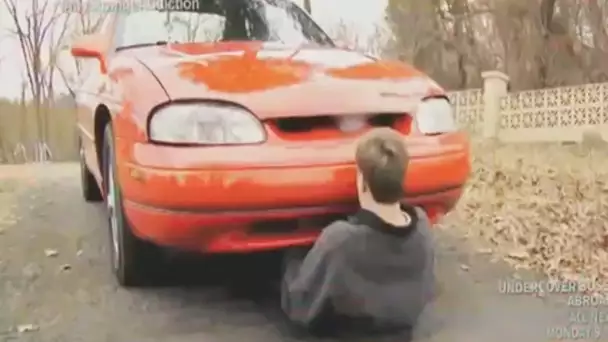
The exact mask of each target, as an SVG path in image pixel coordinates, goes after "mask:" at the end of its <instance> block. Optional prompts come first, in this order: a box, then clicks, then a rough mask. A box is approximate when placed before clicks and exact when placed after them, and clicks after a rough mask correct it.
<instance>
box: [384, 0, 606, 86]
mask: <svg viewBox="0 0 608 342" xmlns="http://www.w3.org/2000/svg"><path fill="white" fill-rule="evenodd" d="M387 19H388V22H389V25H390V26H391V29H392V32H393V34H394V36H395V47H394V50H395V51H394V55H397V56H403V57H404V58H402V59H405V60H407V61H409V62H411V63H413V64H414V65H415V66H417V67H418V68H420V69H422V70H424V71H426V72H427V73H428V74H430V75H431V76H432V77H434V78H435V79H437V81H438V82H440V83H441V84H443V85H444V86H445V87H446V88H448V89H462V88H469V87H479V86H480V82H481V80H480V79H479V74H480V71H481V70H483V69H486V70H487V69H498V70H502V71H505V72H506V73H507V74H508V75H509V77H510V78H511V84H512V86H513V89H531V88H539V87H547V86H561V85H569V84H579V83H587V82H602V81H607V80H608V60H607V59H606V55H607V54H608V1H607V0H588V1H585V2H581V1H580V0H539V1H529V0H475V1H466V0H427V1H423V0H389V1H388V7H387Z"/></svg>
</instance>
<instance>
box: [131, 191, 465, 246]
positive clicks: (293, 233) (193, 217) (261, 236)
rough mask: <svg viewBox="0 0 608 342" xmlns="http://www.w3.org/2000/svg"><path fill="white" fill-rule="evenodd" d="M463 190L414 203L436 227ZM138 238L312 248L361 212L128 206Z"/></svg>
mask: <svg viewBox="0 0 608 342" xmlns="http://www.w3.org/2000/svg"><path fill="white" fill-rule="evenodd" d="M461 194H462V188H453V189H446V190H444V191H440V192H436V193H429V194H425V195H420V196H415V197H408V198H407V199H406V200H405V202H408V203H410V204H414V205H418V206H421V207H422V208H424V209H425V210H426V212H427V213H428V215H429V217H430V218H431V221H433V222H435V221H436V220H437V219H439V218H440V217H441V216H443V215H444V214H445V213H446V212H448V211H449V210H450V209H451V208H452V207H453V206H454V205H455V204H456V203H457V202H458V199H459V198H460V196H461ZM124 209H125V213H126V216H127V218H128V220H129V222H130V223H131V226H132V229H133V231H134V233H135V234H136V235H137V236H139V237H140V238H142V239H146V240H149V241H152V242H154V243H156V244H158V245H162V246H168V247H175V248H179V249H182V250H190V251H196V252H205V253H235V252H236V253H238V252H255V251H265V250H274V249H281V248H287V247H292V246H308V245H311V244H312V243H314V241H315V240H316V238H317V237H318V235H319V233H320V231H321V229H322V228H323V227H325V226H327V225H328V224H329V223H330V222H332V221H334V220H336V219H339V218H343V217H345V216H346V215H348V214H351V213H353V212H355V211H356V210H357V206H356V205H352V204H351V205H348V204H345V205H331V206H315V207H298V208H282V209H269V210H232V211H212V210H167V209H163V208H156V207H151V206H146V205H141V204H137V203H134V202H131V201H128V200H127V201H125V203H124Z"/></svg>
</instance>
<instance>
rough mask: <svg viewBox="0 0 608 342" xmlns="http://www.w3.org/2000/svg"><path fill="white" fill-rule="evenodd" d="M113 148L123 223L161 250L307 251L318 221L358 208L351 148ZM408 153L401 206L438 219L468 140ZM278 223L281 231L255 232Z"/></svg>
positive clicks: (462, 168)
mask: <svg viewBox="0 0 608 342" xmlns="http://www.w3.org/2000/svg"><path fill="white" fill-rule="evenodd" d="M439 139H443V141H440V140H439ZM116 146H117V152H118V163H117V166H118V177H119V182H120V186H121V189H122V194H123V198H124V201H125V212H126V216H127V218H128V219H129V221H130V222H131V224H132V226H133V227H132V228H133V230H134V232H135V233H136V234H137V235H138V236H140V237H142V238H145V239H148V240H152V241H154V242H156V243H158V244H161V245H169V246H176V247H180V248H185V249H193V250H198V251H206V252H230V251H232V252H236V251H254V250H265V249H274V248H282V247H287V246H293V245H306V244H310V243H312V242H313V241H314V240H315V239H316V237H317V235H318V233H319V229H321V228H322V227H323V226H325V225H326V224H327V223H329V222H326V221H323V220H324V219H328V218H331V219H335V218H336V217H339V216H344V215H346V214H349V213H352V212H353V211H355V210H356V208H357V206H356V204H357V193H356V168H355V165H354V162H353V161H352V156H353V155H354V146H355V145H354V142H348V143H345V144H342V145H339V144H336V143H331V144H328V145H327V146H322V145H315V144H313V143H306V144H303V145H301V146H286V145H284V144H281V145H261V146H235V147H215V148H209V147H206V148H202V147H196V148H183V147H182V148H180V147H168V146H158V145H152V144H142V143H136V144H132V143H129V142H126V141H124V140H121V139H117V141H116ZM408 147H409V152H410V156H411V160H410V164H409V168H408V174H407V179H406V185H405V191H406V194H407V198H406V199H405V201H406V202H409V203H410V204H415V205H421V206H423V207H424V208H425V209H426V211H427V212H428V213H429V216H431V218H432V219H433V220H434V219H437V218H438V217H440V216H442V215H443V214H444V213H445V212H447V211H449V210H451V209H452V207H453V206H454V205H455V204H456V202H457V201H458V198H459V197H460V195H461V193H462V187H463V185H464V184H465V182H466V180H467V178H468V176H469V172H470V164H469V154H468V140H466V138H464V137H463V136H460V135H453V136H448V137H439V138H433V137H429V138H427V137H425V138H424V139H423V140H421V141H418V142H414V143H412V144H410V145H408ZM277 220H279V222H283V223H282V227H279V228H278V229H277V230H274V231H272V232H269V231H268V230H266V231H264V233H260V232H259V229H258V228H259V227H260V225H261V226H264V225H268V226H273V225H276V223H277ZM281 220H284V221H281Z"/></svg>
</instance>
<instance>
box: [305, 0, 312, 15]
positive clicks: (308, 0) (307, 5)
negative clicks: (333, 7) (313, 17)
mask: <svg viewBox="0 0 608 342" xmlns="http://www.w3.org/2000/svg"><path fill="white" fill-rule="evenodd" d="M304 10H305V11H306V12H308V14H312V4H311V0H304Z"/></svg>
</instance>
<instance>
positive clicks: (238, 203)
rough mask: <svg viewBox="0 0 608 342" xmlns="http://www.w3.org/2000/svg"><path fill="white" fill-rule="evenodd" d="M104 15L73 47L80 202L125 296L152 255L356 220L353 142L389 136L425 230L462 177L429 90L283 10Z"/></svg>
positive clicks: (463, 156)
mask: <svg viewBox="0 0 608 342" xmlns="http://www.w3.org/2000/svg"><path fill="white" fill-rule="evenodd" d="M184 3H190V4H191V5H192V6H190V7H191V8H183V9H177V10H174V9H171V11H168V10H167V8H160V7H159V8H157V9H153V8H143V9H139V10H138V11H117V12H116V13H112V14H110V15H108V16H107V18H106V19H105V20H104V22H103V23H102V24H101V25H100V26H99V27H98V29H97V30H96V31H95V32H93V33H91V34H88V35H86V36H83V37H80V38H79V39H77V40H76V41H75V42H74V44H73V45H72V48H71V52H72V55H73V56H75V57H76V58H77V59H78V60H80V61H81V66H82V69H81V70H82V72H81V76H82V83H81V85H80V86H79V87H78V89H77V104H78V128H79V131H80V152H81V154H80V162H81V168H82V190H83V195H84V198H85V199H86V200H87V201H95V200H105V203H106V204H107V208H108V212H109V226H110V235H111V241H112V248H111V255H112V265H113V269H114V271H115V274H116V277H117V279H118V281H119V283H120V284H122V285H125V286H133V285H140V284H142V282H143V281H144V280H145V279H146V278H145V277H144V276H145V275H146V274H147V272H148V271H149V270H150V269H153V268H154V267H155V266H156V265H158V264H157V263H156V262H155V260H159V259H155V258H156V257H158V256H160V255H161V254H160V250H161V248H159V247H160V246H163V247H176V248H179V249H182V250H190V251H198V252H204V253H223V252H255V251H263V250H271V249H280V248H285V247H289V246H296V245H309V244H312V243H313V242H314V240H315V238H316V237H317V235H318V233H319V231H320V229H321V228H322V227H324V226H325V225H327V224H328V223H329V222H331V221H333V220H335V219H336V218H339V217H343V216H344V215H347V214H349V213H352V212H353V211H354V210H356V206H357V201H356V188H355V166H354V144H355V141H356V139H357V137H358V136H360V135H361V134H362V132H364V131H365V130H367V129H370V128H372V127H380V126H390V127H393V128H394V129H396V130H399V131H400V132H402V133H403V139H404V143H405V144H407V147H408V149H409V152H410V154H411V157H412V160H411V166H410V168H409V170H408V174H407V175H406V177H407V182H406V183H407V184H406V189H405V190H406V192H407V194H408V196H407V198H404V201H406V202H409V203H412V204H416V205H420V206H422V207H423V208H424V209H425V210H426V211H427V212H428V214H429V216H430V217H431V218H432V220H436V219H437V218H439V217H441V216H442V215H444V214H445V213H446V212H448V211H449V210H451V209H452V208H453V207H454V205H455V203H456V202H457V201H458V199H459V197H460V195H461V193H462V189H463V185H464V184H465V181H466V180H467V177H468V175H469V145H468V144H469V143H468V140H467V138H466V136H465V135H464V134H463V133H461V132H459V131H458V130H457V129H456V127H455V123H454V117H453V111H452V106H451V105H450V103H449V102H448V99H447V98H446V96H445V93H444V91H443V90H442V89H441V88H440V87H439V86H438V85H437V84H436V83H435V82H433V81H432V80H430V79H429V78H428V77H427V76H425V75H424V74H423V73H421V72H419V71H417V70H415V69H414V68H412V67H411V66H408V65H405V64H401V63H395V62H388V61H380V60H378V59H376V58H373V57H370V56H367V55H364V54H361V53H358V52H355V51H351V50H349V49H345V48H339V47H337V46H336V45H335V43H334V42H333V41H332V40H331V39H330V38H329V37H328V35H327V34H326V33H324V32H323V30H322V29H321V28H319V26H318V25H317V24H316V23H315V22H314V21H313V20H312V19H311V18H310V17H309V16H308V15H307V14H306V13H305V12H304V11H303V10H302V9H300V8H299V7H297V6H296V5H294V4H292V3H291V2H290V1H288V0H233V1H221V0H201V1H199V2H195V1H192V2H184Z"/></svg>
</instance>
